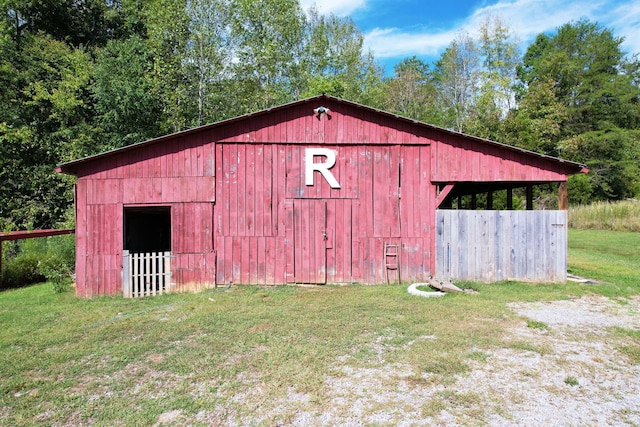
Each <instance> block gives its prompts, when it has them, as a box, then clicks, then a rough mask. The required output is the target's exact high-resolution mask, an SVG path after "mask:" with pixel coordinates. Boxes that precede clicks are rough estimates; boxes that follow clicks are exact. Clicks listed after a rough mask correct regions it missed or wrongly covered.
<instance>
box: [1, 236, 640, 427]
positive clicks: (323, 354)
mask: <svg viewBox="0 0 640 427" xmlns="http://www.w3.org/2000/svg"><path fill="white" fill-rule="evenodd" d="M569 246H570V248H569V266H570V271H571V272H572V273H574V274H577V275H581V276H587V277H590V278H593V279H598V280H602V281H604V282H607V283H603V284H596V285H580V284H575V283H567V284H545V285H541V284H537V285H536V284H524V283H507V282H504V283H496V284H490V285H483V284H472V286H473V287H474V288H475V289H477V290H478V291H479V293H477V294H456V295H453V294H452V295H447V296H445V297H443V298H420V297H415V296H411V295H409V294H408V293H407V286H387V285H381V286H323V287H287V286H282V287H273V288H260V287H253V286H234V287H233V288H231V289H229V290H227V291H224V292H223V291H210V292H203V293H200V294H194V295H192V294H188V295H186V294H185V295H177V294H175V295H165V296H161V297H155V298H147V299H137V300H130V299H129V300H127V299H123V298H95V299H92V300H81V299H77V298H76V297H75V296H74V295H73V294H72V293H67V294H62V295H60V294H55V293H54V292H53V291H52V289H51V285H50V284H41V285H36V286H31V287H28V288H23V289H17V290H10V291H5V292H2V293H0V325H2V328H1V329H0V425H43V424H44V425H47V424H49V425H88V424H91V425H152V424H154V423H157V422H160V424H162V423H163V422H166V423H168V424H170V423H171V422H172V421H174V422H176V423H178V424H180V423H182V424H189V425H200V424H201V425H209V424H212V420H218V421H219V422H220V423H222V424H227V423H228V422H230V421H233V422H234V423H238V424H250V425H252V424H264V425H275V424H286V423H287V421H288V420H289V419H288V418H287V417H288V416H292V414H287V412H286V411H284V412H283V411H276V412H274V413H273V415H272V417H271V418H269V417H267V418H266V419H265V418H264V417H263V418H261V419H260V420H259V422H255V421H253V420H254V419H253V418H252V414H254V413H255V411H256V410H258V409H259V408H264V407H268V406H269V405H271V404H273V403H272V402H276V401H282V400H283V399H285V400H286V399H295V398H296V397H300V396H304V398H301V402H300V405H302V406H304V407H305V408H306V409H307V410H311V411H316V412H317V413H322V412H323V408H325V405H328V401H327V399H326V387H327V386H326V381H327V378H328V377H339V376H340V375H341V374H340V372H341V371H338V370H337V369H336V364H337V363H340V364H341V365H349V366H353V367H354V368H361V367H370V366H382V365H385V364H389V363H399V364H403V365H406V366H411V367H412V368H411V369H413V370H414V374H415V381H416V383H420V382H421V381H424V377H423V376H421V374H422V373H424V372H429V373H432V374H433V376H432V377H431V378H432V380H431V381H433V382H435V383H441V384H445V383H447V381H450V380H451V378H452V377H453V376H454V375H456V374H459V373H463V372H465V371H466V370H467V369H468V364H469V363H470V362H471V361H474V362H477V361H483V360H484V358H486V351H488V349H492V348H496V347H500V346H509V345H511V344H510V343H509V342H508V340H506V339H505V337H504V331H505V330H506V329H507V328H509V327H511V326H512V325H514V324H515V323H517V322H522V319H521V318H518V317H517V316H516V315H515V314H514V313H513V312H512V311H511V310H509V309H508V308H507V306H506V303H508V302H519V301H538V300H559V299H567V298H570V297H575V296H582V295H586V294H591V293H595V294H602V295H606V296H609V297H613V298H616V299H620V300H623V299H625V298H628V297H631V296H633V295H638V294H640V252H639V248H640V233H616V232H604V231H577V230H570V234H569ZM533 327H536V325H534V326H533ZM537 327H538V329H542V328H541V327H539V325H538V326H537ZM627 335H628V334H627ZM434 337H437V339H435V338H434ZM627 338H628V337H627ZM627 338H625V339H627ZM631 339H632V340H633V341H632V344H631V346H630V350H629V351H630V352H631V353H633V352H636V354H640V352H639V351H638V350H639V349H640V337H639V336H638V335H637V334H635V335H632V337H631ZM445 397H446V396H445ZM462 397H464V398H467V399H471V400H473V399H474V396H473V395H465V396H462ZM462 397H461V396H457V398H462ZM431 409H432V410H434V411H435V410H439V409H438V407H434V408H431ZM178 410H179V411H180V419H179V420H178V421H176V420H175V419H173V420H172V418H171V414H174V415H175V414H176V412H175V411H178ZM423 410H425V411H426V410H428V408H423ZM263 413H264V412H263ZM267 413H268V411H267ZM203 414H206V416H205V415H203ZM163 417H165V418H163ZM163 420H164V421H163ZM225 421H226V422H225Z"/></svg>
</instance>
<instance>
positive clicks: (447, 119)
mask: <svg viewBox="0 0 640 427" xmlns="http://www.w3.org/2000/svg"><path fill="white" fill-rule="evenodd" d="M479 77H480V56H479V53H478V47H477V44H476V43H475V41H474V40H473V39H472V38H471V37H470V36H469V35H468V34H460V35H458V36H457V37H456V38H455V39H454V40H453V41H452V42H451V44H449V46H448V47H447V49H446V50H445V51H444V53H443V54H442V56H441V57H440V59H439V60H438V61H437V62H436V66H435V69H434V83H435V86H436V90H437V94H438V101H439V106H440V108H441V110H442V111H443V113H444V117H443V123H442V125H443V126H444V127H447V128H449V129H453V130H455V131H458V132H464V131H466V130H467V126H468V124H469V122H470V121H471V119H472V118H473V116H474V115H475V114H476V111H475V102H476V98H477V93H478V87H479V84H480V80H479Z"/></svg>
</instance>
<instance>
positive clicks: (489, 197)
mask: <svg viewBox="0 0 640 427" xmlns="http://www.w3.org/2000/svg"><path fill="white" fill-rule="evenodd" d="M487 210H488V211H490V210H493V191H491V190H489V191H488V192H487Z"/></svg>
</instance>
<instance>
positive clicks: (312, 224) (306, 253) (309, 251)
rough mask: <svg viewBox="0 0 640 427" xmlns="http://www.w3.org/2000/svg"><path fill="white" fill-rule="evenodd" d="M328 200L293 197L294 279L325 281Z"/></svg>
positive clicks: (315, 281) (309, 281) (308, 281)
mask: <svg viewBox="0 0 640 427" xmlns="http://www.w3.org/2000/svg"><path fill="white" fill-rule="evenodd" d="M326 241H327V202H325V201H324V200H312V199H296V200H294V201H293V248H294V249H293V259H294V270H293V271H294V281H295V282H296V283H313V284H324V283H326V282H327V246H326Z"/></svg>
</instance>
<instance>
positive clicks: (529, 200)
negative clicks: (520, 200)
mask: <svg viewBox="0 0 640 427" xmlns="http://www.w3.org/2000/svg"><path fill="white" fill-rule="evenodd" d="M527 210H528V211H532V210H533V185H531V184H529V185H527Z"/></svg>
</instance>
